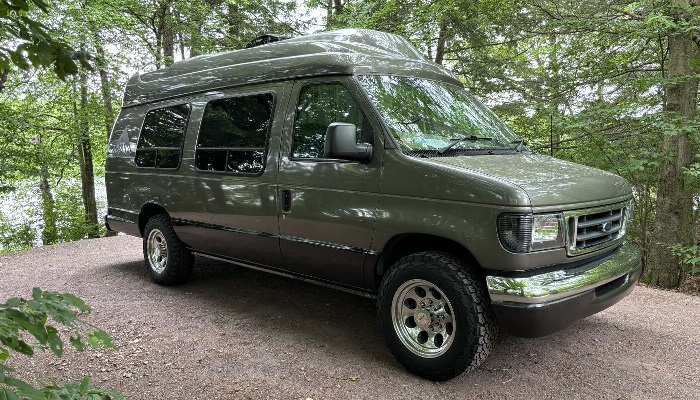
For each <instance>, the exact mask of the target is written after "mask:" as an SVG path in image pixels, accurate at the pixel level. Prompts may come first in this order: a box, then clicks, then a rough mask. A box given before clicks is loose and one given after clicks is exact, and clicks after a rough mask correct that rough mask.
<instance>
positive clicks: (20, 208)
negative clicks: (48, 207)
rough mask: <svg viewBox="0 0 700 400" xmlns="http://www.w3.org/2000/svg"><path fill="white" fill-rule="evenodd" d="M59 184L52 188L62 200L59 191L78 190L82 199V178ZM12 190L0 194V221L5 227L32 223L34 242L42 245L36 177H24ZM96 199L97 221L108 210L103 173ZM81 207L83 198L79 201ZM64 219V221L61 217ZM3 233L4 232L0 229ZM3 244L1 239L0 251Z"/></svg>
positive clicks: (36, 245) (69, 179)
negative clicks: (27, 179) (34, 178)
mask: <svg viewBox="0 0 700 400" xmlns="http://www.w3.org/2000/svg"><path fill="white" fill-rule="evenodd" d="M60 185H61V186H60V187H58V188H52V189H53V192H54V198H56V200H57V201H59V200H60V199H59V195H58V192H59V191H63V192H72V193H77V198H78V199H81V194H80V180H78V179H75V178H68V179H63V181H62V182H61V184H60ZM15 187H16V189H15V190H14V191H12V192H9V193H6V194H3V195H1V196H0V223H2V224H3V225H4V228H5V230H9V231H13V230H19V229H24V227H26V226H29V227H31V230H33V231H34V232H35V238H34V241H33V246H34V247H38V246H41V244H42V243H41V232H42V229H43V224H44V220H43V215H42V210H41V193H40V191H39V184H38V182H37V181H23V182H19V183H17V184H16V185H15ZM95 199H96V201H97V222H98V223H102V222H103V221H104V217H105V214H106V213H107V191H106V187H105V181H104V177H96V178H95ZM79 204H80V208H81V210H82V201H81V202H80V203H79ZM58 222H59V223H61V221H60V220H59V221H58ZM0 234H2V232H0ZM3 250H4V248H3V244H2V243H1V242H0V253H3Z"/></svg>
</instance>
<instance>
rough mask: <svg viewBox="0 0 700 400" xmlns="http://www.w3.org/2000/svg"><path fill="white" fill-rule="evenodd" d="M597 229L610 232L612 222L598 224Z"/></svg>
mask: <svg viewBox="0 0 700 400" xmlns="http://www.w3.org/2000/svg"><path fill="white" fill-rule="evenodd" d="M598 229H599V230H600V231H601V232H610V229H612V222H606V223H604V224H600V225H598Z"/></svg>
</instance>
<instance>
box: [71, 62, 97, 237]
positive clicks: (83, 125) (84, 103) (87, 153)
mask: <svg viewBox="0 0 700 400" xmlns="http://www.w3.org/2000/svg"><path fill="white" fill-rule="evenodd" d="M79 75H80V82H79V84H80V109H78V107H77V105H76V104H75V102H74V103H73V113H74V115H75V118H76V121H77V122H78V159H79V161H80V181H81V188H82V197H83V207H84V209H85V227H86V231H87V235H88V237H89V238H96V237H100V231H99V225H98V222H97V201H96V200H95V173H94V169H93V162H92V145H91V143H90V122H89V120H88V118H87V116H86V115H85V113H86V112H87V107H88V98H87V97H88V92H87V91H88V85H87V72H86V71H85V70H84V69H82V70H81V71H80V74H79Z"/></svg>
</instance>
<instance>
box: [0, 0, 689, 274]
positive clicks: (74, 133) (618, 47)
mask: <svg viewBox="0 0 700 400" xmlns="http://www.w3.org/2000/svg"><path fill="white" fill-rule="evenodd" d="M681 3H684V2H679V1H676V0H615V1H608V0H592V1H587V2H580V1H574V0H563V1H562V0H509V1H505V0H474V1H470V2H464V1H458V0H444V1H439V2H436V1H425V0H382V1H379V0H331V1H326V0H306V2H305V9H307V11H308V9H311V10H312V11H314V12H315V13H316V14H317V15H318V13H319V12H320V13H321V14H322V17H321V18H322V19H323V21H322V23H319V24H317V25H314V21H313V20H312V19H311V18H310V17H309V14H308V12H307V13H306V14H304V13H303V11H304V9H303V8H298V7H297V2H296V1H291V0H267V1H264V2H241V1H232V0H210V1H205V2H191V1H189V2H188V1H184V0H124V1H120V2H114V1H111V0H84V1H82V2H71V1H67V0H55V1H53V2H52V3H51V6H50V7H49V6H48V3H46V0H26V1H25V0H7V1H5V2H3V3H2V4H0V21H1V22H2V23H3V25H1V27H0V48H1V49H0V60H5V61H4V63H5V64H2V63H1V62H0V78H2V72H3V69H4V68H3V66H5V67H11V66H12V65H14V66H15V68H11V73H10V76H9V77H8V78H7V86H6V88H5V89H4V91H2V92H1V93H0V96H3V99H2V101H0V160H2V162H0V193H3V192H4V193H7V192H10V191H12V190H15V189H19V190H22V188H24V187H25V185H23V184H22V183H23V182H31V185H32V186H33V188H34V190H36V188H42V189H41V190H42V192H43V193H45V195H44V197H43V199H44V201H43V202H42V203H41V204H38V205H37V206H36V207H35V211H34V213H33V218H35V219H36V218H39V219H42V220H43V221H42V223H41V224H38V225H36V224H35V225H36V226H43V227H44V228H43V230H42V232H41V234H40V235H39V234H37V235H36V237H37V238H38V237H39V236H40V237H41V241H42V242H43V243H55V242H60V241H63V240H73V239H77V238H81V237H83V236H81V235H89V234H90V230H89V228H90V226H86V224H85V223H84V222H82V221H81V218H80V211H81V210H82V209H83V206H81V205H80V204H79V203H76V202H75V200H76V199H77V198H78V197H77V190H76V188H73V189H68V190H64V188H63V186H62V183H63V182H64V181H65V180H71V179H77V178H78V176H79V174H80V168H79V166H80V159H79V152H78V146H77V144H76V140H77V138H79V137H81V135H84V133H83V130H85V132H87V135H88V136H89V137H90V140H91V141H92V142H93V143H94V145H93V146H92V148H93V149H94V150H95V155H94V157H95V159H94V164H95V170H96V171H99V172H98V175H99V174H100V173H101V171H102V169H103V168H102V166H103V164H104V157H105V156H104V148H105V146H104V144H105V129H107V130H108V129H109V126H111V121H113V118H114V112H113V111H112V110H116V109H118V107H119V104H118V100H116V99H118V97H119V93H120V88H123V86H124V84H125V82H126V80H127V79H128V78H129V77H130V76H131V75H132V74H133V72H135V71H146V70H149V69H157V68H163V67H165V66H168V65H170V64H171V63H172V62H174V61H177V60H179V59H184V58H188V57H191V56H196V55H200V54H206V53H211V52H217V51H223V50H231V49H238V48H242V47H243V46H244V45H245V43H247V42H248V41H249V40H251V39H252V38H253V37H255V36H257V35H259V34H262V33H268V32H275V33H281V34H287V35H301V34H304V33H306V32H310V31H312V30H316V29H317V28H318V27H321V26H323V27H325V28H328V29H336V28H345V27H359V28H371V29H379V30H382V31H389V32H393V33H398V34H401V35H403V36H405V37H407V38H408V39H409V40H411V41H412V42H413V44H414V45H416V47H417V48H418V49H419V50H421V51H422V52H423V53H424V54H425V56H426V57H427V58H430V59H432V60H435V61H436V62H439V63H442V64H443V65H445V66H447V67H449V68H450V69H451V70H453V71H454V72H455V73H456V74H457V75H458V77H459V78H460V79H461V80H462V82H464V83H465V85H466V86H467V87H468V88H469V89H470V90H471V91H472V92H473V93H474V94H475V95H476V96H477V97H480V98H481V99H483V100H484V101H485V102H486V103H487V104H488V105H490V106H491V107H492V108H493V109H494V110H495V111H496V113H497V114H498V115H499V116H500V117H501V118H503V119H504V120H505V121H507V122H508V124H509V125H510V127H511V128H512V129H513V130H514V131H515V132H516V133H517V134H518V135H520V136H521V137H523V138H524V139H525V140H526V142H527V143H528V145H529V146H530V147H531V148H532V149H534V150H536V151H537V152H540V153H545V154H548V153H549V152H550V151H552V152H553V154H554V156H555V157H558V158H563V159H567V160H571V161H574V162H577V163H582V164H585V165H589V166H593V167H597V168H601V169H604V170H607V171H611V172H614V173H617V174H620V175H622V176H623V177H625V178H626V179H627V180H629V181H630V182H631V183H632V185H633V186H634V189H635V198H636V200H637V201H636V203H637V213H636V215H635V226H634V227H633V229H632V230H631V232H632V237H631V239H632V240H634V241H635V242H637V243H639V244H641V245H642V246H644V247H645V249H646V250H648V251H651V252H658V251H659V250H658V249H656V247H655V244H654V243H655V242H657V241H659V240H657V239H652V235H653V234H654V233H655V230H654V229H653V226H654V224H656V223H657V222H658V221H660V220H661V221H663V220H666V219H668V218H667V217H668V215H667V216H666V217H662V218H656V213H657V209H658V208H659V207H660V204H666V203H658V202H657V197H658V196H659V193H661V196H662V197H663V196H665V194H664V193H665V192H664V191H663V190H660V188H661V186H663V184H664V183H665V182H668V181H675V180H676V179H681V180H682V181H683V185H684V190H686V193H685V197H684V198H693V199H695V202H696V203H698V198H700V196H698V195H699V194H700V167H698V163H697V162H698V159H699V157H700V155H695V156H693V159H692V160H691V162H690V163H689V164H687V165H683V166H682V173H681V175H682V177H680V178H679V177H678V176H676V175H678V174H675V175H674V174H672V175H674V177H675V178H674V179H660V177H661V176H662V170H663V169H664V168H666V167H668V165H669V164H670V163H672V161H673V160H675V159H677V156H678V155H679V153H678V151H677V148H676V147H674V146H671V147H667V148H666V149H665V150H664V147H663V146H664V145H665V144H664V143H665V141H668V138H673V137H686V136H687V137H688V138H689V139H690V142H691V145H692V147H693V154H695V153H698V151H697V148H698V145H700V143H698V141H699V140H700V135H698V134H697V132H698V129H697V128H698V126H699V125H700V124H698V121H696V118H689V117H688V115H689V114H688V115H682V114H678V113H671V112H669V110H668V105H669V91H673V90H674V88H677V87H678V86H679V85H682V84H683V83H687V82H688V81H690V80H693V79H695V78H696V77H697V74H695V75H694V74H686V75H683V74H681V75H680V76H672V75H671V72H672V71H671V69H670V67H669V63H670V62H671V60H672V57H671V55H672V51H671V48H672V46H671V44H672V42H673V40H674V38H678V37H686V38H690V39H691V40H692V41H694V43H695V46H696V47H697V44H698V43H700V41H698V39H697V38H698V37H699V36H700V9H699V8H698V7H685V6H681V5H679V4H681ZM692 4H695V2H692ZM22 24H24V25H22ZM22 26H24V27H25V28H22ZM31 27H35V28H36V29H30V28H31ZM23 29H24V30H23ZM27 35H29V36H27ZM52 40H53V41H54V42H50V41H52ZM59 42H60V43H63V44H65V45H66V46H67V47H61V46H62V45H60V44H56V43H59ZM42 43H43V44H42ZM49 43H51V46H53V45H54V44H55V46H53V47H51V46H49V45H48V44H49ZM19 46H24V47H22V48H21V49H25V50H24V51H26V52H23V51H19V50H18V49H20V47H19ZM49 48H53V49H54V50H55V51H57V53H55V54H60V53H61V51H62V50H61V49H63V50H65V51H66V53H65V54H66V55H67V56H68V58H69V59H70V57H73V56H79V53H80V52H85V53H91V54H94V55H95V58H94V59H95V63H94V64H95V66H96V70H95V71H87V74H88V76H87V77H86V78H87V79H86V80H85V83H84V84H83V83H82V81H80V80H76V81H75V82H65V81H63V82H62V81H61V80H60V79H56V77H55V76H54V75H53V74H47V73H45V72H44V71H40V72H36V71H29V70H23V71H17V70H16V67H17V66H21V67H23V68H27V67H31V66H38V65H46V63H50V64H51V63H53V64H51V65H56V64H57V63H58V61H57V60H59V58H51V57H53V55H51V56H49V55H48V54H49V53H48V49H49ZM56 49H58V50H56ZM73 49H80V52H77V53H75V52H73V51H74V50H73ZM52 51H53V50H52ZM71 52H73V53H71ZM12 54H14V58H12ZM51 54H54V53H51ZM3 55H4V58H2V57H3ZM18 57H19V58H18ZM22 57H24V61H22V60H21V58H22ZM56 57H58V55H56ZM64 58H65V57H64ZM52 60H54V61H52ZM688 64H689V66H690V67H691V68H694V69H697V68H698V61H697V60H695V59H692V60H688ZM79 65H80V63H77V64H76V67H78V66H79ZM5 70H6V71H7V69H5ZM66 71H73V72H75V71H77V70H76V69H71V68H68V69H67V70H65V71H64V72H65V73H67V72H66ZM98 72H99V74H98ZM59 76H65V74H60V73H59ZM2 79H5V78H2ZM2 79H0V82H1V81H2ZM0 87H2V86H1V85H0ZM82 88H85V89H86V92H87V93H85V94H86V96H85V102H84V103H83V102H81V101H82V100H83V99H82V98H81V89H82ZM0 90H2V89H0ZM688 105H689V108H692V110H693V112H695V111H694V110H695V108H696V106H695V104H694V103H693V104H688ZM74 106H77V107H74ZM686 114H687V113H686ZM105 126H107V128H105ZM550 135H551V136H550ZM37 139H40V141H39V142H37ZM550 140H551V143H550ZM71 190H72V192H71V193H68V192H70V191H71ZM671 203H673V202H671ZM686 203H687V202H686ZM684 204H685V203H684ZM686 208H687V207H686ZM695 214H696V215H695V216H694V218H695V220H694V221H693V222H692V223H693V224H697V220H698V219H700V213H698V212H695ZM9 226H17V227H18V228H20V227H21V226H22V224H19V223H17V224H12V223H0V237H6V238H11V239H12V240H11V242H12V243H16V244H17V245H16V246H15V247H13V248H20V247H22V246H25V245H26V244H27V243H28V242H27V241H26V240H25V241H22V240H21V239H22V238H23V237H24V238H27V237H28V236H27V235H26V234H28V233H29V231H27V230H26V229H25V230H24V232H23V233H24V234H22V235H18V234H15V233H17V232H12V231H11V230H10V229H9V228H8V227H9ZM25 226H26V225H25ZM657 231H658V230H657ZM689 231H690V230H688V229H684V230H683V235H682V236H683V238H680V239H678V240H676V239H674V240H675V241H676V242H679V243H684V246H688V245H689V244H690V243H696V242H698V240H696V238H695V237H691V236H693V234H692V233H690V232H689ZM695 231H697V232H698V234H696V235H700V229H695ZM656 233H657V234H658V232H656ZM3 235H4V236H3ZM674 236H675V235H674ZM698 239H700V238H698ZM37 242H38V240H37ZM0 245H2V244H0ZM13 246H14V245H13ZM664 248H666V247H664ZM647 254H648V252H647ZM677 264H681V263H680V261H678V262H677ZM681 275H682V274H681Z"/></svg>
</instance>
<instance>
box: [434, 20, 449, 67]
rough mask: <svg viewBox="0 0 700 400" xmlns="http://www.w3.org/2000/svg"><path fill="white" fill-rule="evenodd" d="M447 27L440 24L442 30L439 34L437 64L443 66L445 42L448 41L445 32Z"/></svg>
mask: <svg viewBox="0 0 700 400" xmlns="http://www.w3.org/2000/svg"><path fill="white" fill-rule="evenodd" d="M446 29H447V27H446V26H445V23H442V24H440V30H439V32H438V40H437V48H436V49H435V62H436V63H438V64H440V65H442V62H443V61H444V60H445V42H446V41H447V38H446V33H445V30H446Z"/></svg>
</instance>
